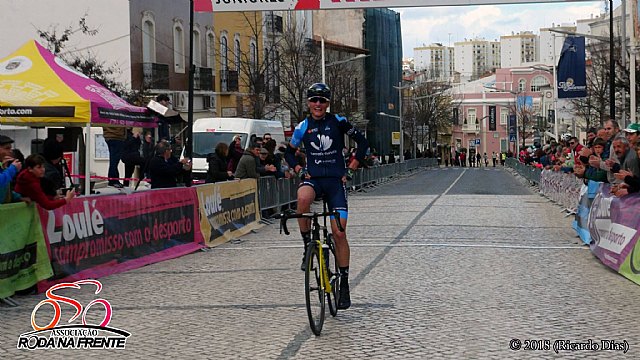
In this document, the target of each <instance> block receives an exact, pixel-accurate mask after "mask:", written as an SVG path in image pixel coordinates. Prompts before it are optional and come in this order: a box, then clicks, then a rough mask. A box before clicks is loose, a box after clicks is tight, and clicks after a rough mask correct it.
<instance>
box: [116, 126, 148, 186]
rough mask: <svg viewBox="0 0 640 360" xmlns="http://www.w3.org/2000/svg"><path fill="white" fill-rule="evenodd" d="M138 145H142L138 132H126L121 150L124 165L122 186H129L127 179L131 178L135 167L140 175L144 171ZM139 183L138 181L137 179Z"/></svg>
mask: <svg viewBox="0 0 640 360" xmlns="http://www.w3.org/2000/svg"><path fill="white" fill-rule="evenodd" d="M140 145H142V139H140V130H139V129H132V130H131V131H127V141H125V143H124V148H123V150H122V162H123V163H124V177H125V179H124V180H123V185H124V186H129V178H131V176H133V172H134V171H135V168H136V165H137V166H139V167H140V175H138V176H140V177H141V176H142V173H143V171H144V165H145V163H146V162H145V159H144V158H143V157H142V156H141V155H140ZM138 181H140V179H138Z"/></svg>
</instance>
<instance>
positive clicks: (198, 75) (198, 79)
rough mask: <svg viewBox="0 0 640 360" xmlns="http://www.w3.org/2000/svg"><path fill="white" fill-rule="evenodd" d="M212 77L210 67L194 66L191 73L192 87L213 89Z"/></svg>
mask: <svg viewBox="0 0 640 360" xmlns="http://www.w3.org/2000/svg"><path fill="white" fill-rule="evenodd" d="M213 84H214V77H213V70H211V68H196V71H195V73H194V74H193V88H194V89H196V90H209V91H213Z"/></svg>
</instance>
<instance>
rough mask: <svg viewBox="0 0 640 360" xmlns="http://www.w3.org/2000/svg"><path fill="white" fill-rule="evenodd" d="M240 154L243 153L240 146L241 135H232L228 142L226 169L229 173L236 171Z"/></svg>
mask: <svg viewBox="0 0 640 360" xmlns="http://www.w3.org/2000/svg"><path fill="white" fill-rule="evenodd" d="M242 154H244V149H243V148H242V137H241V136H240V135H236V136H234V137H233V140H232V141H231V144H229V155H228V160H227V161H228V163H227V171H231V173H235V172H236V169H237V168H238V163H239V162H240V158H241V157H242Z"/></svg>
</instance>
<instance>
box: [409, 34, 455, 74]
mask: <svg viewBox="0 0 640 360" xmlns="http://www.w3.org/2000/svg"><path fill="white" fill-rule="evenodd" d="M413 54H414V69H415V71H422V72H425V73H426V74H427V77H428V78H430V79H433V80H439V81H449V80H451V79H452V78H453V72H454V71H455V60H454V59H455V57H454V55H455V54H454V48H453V47H449V46H443V45H442V44H440V43H434V44H431V45H429V46H421V47H416V48H413Z"/></svg>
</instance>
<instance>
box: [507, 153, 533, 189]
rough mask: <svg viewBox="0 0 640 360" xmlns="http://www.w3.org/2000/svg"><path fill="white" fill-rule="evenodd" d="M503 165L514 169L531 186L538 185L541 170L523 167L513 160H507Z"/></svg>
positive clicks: (527, 166)
mask: <svg viewBox="0 0 640 360" xmlns="http://www.w3.org/2000/svg"><path fill="white" fill-rule="evenodd" d="M505 165H507V166H508V167H510V168H512V169H514V170H515V171H516V172H517V173H518V174H520V176H522V177H523V178H525V179H527V180H528V181H529V182H530V183H531V184H533V185H538V184H540V174H541V173H542V170H541V169H538V168H536V167H533V166H529V165H525V164H523V163H521V162H520V161H518V160H517V159H515V158H507V160H506V162H505Z"/></svg>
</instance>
